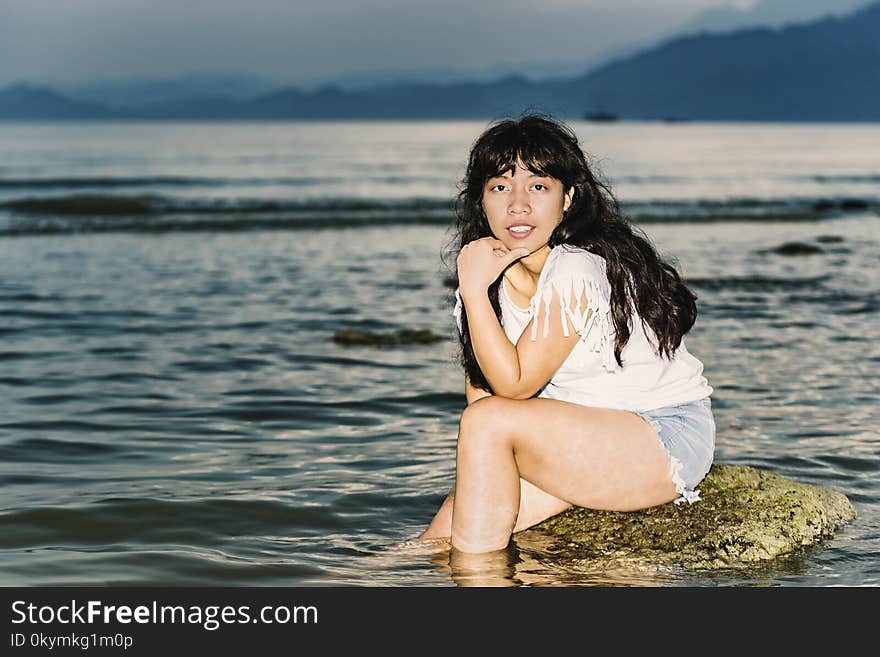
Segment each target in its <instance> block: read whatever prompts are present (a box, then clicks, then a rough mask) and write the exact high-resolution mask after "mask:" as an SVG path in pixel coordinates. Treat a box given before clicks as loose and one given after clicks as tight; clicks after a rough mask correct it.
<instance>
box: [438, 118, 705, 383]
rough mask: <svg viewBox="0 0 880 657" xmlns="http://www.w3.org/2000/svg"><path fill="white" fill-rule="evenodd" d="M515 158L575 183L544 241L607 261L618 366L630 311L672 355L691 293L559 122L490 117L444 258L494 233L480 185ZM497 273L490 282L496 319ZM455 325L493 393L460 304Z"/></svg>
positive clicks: (688, 323)
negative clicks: (627, 215)
mask: <svg viewBox="0 0 880 657" xmlns="http://www.w3.org/2000/svg"><path fill="white" fill-rule="evenodd" d="M517 162H519V163H521V164H522V165H524V166H525V167H526V168H527V169H529V170H531V171H532V172H534V173H537V174H540V175H545V176H550V177H552V178H555V179H556V180H559V181H560V182H561V183H562V184H563V186H564V189H565V190H566V191H568V190H570V189H571V188H574V194H573V197H572V202H571V205H570V207H569V208H568V210H567V211H566V212H565V214H564V215H563V219H562V222H561V223H560V224H559V225H558V226H557V227H556V229H555V230H554V231H553V233H552V235H551V236H550V241H549V243H548V245H549V246H550V247H551V248H553V247H555V246H557V245H560V244H568V245H571V246H576V247H581V248H584V249H586V250H588V251H590V252H591V253H595V254H597V255H600V256H602V257H603V258H604V259H605V263H606V272H607V275H608V282H609V283H610V285H611V318H612V321H613V323H614V329H615V346H614V357H615V359H616V360H617V364H618V365H620V366H621V367H623V361H622V359H621V352H622V351H623V348H624V347H625V346H626V343H627V342H628V341H629V337H630V333H631V328H630V318H631V316H632V311H633V309H635V310H636V311H637V312H638V315H639V317H641V320H642V322H643V325H644V326H646V327H649V328H650V329H651V330H652V331H653V333H654V336H655V337H656V339H657V343H656V348H657V351H658V353H659V354H660V355H661V356H665V357H667V358H671V357H672V355H673V354H674V353H675V351H676V350H677V349H678V347H679V345H680V344H681V339H682V337H683V336H684V335H685V334H686V333H687V332H688V331H689V330H690V329H691V327H692V326H693V325H694V322H695V321H696V319H697V304H696V296H695V295H694V294H693V293H692V292H691V291H690V290H689V289H688V288H687V287H686V286H685V285H684V283H683V282H682V280H681V277H680V276H679V275H678V272H676V270H675V268H674V267H673V266H672V265H670V264H668V263H666V262H664V261H663V260H662V259H661V258H660V256H659V254H658V253H657V251H656V249H655V248H654V246H653V245H652V244H651V242H650V241H649V240H648V238H647V236H646V235H645V234H644V232H642V231H641V230H639V229H637V228H635V227H634V226H632V225H631V224H630V223H629V221H627V220H626V219H625V218H624V217H623V216H622V214H621V212H620V206H619V204H618V202H617V200H616V199H615V198H614V194H613V193H612V192H611V189H610V188H609V187H608V185H607V184H605V183H603V182H601V181H600V180H598V179H597V178H596V176H595V175H594V173H593V171H592V170H591V169H590V166H589V165H588V163H587V159H586V156H585V154H584V152H583V150H582V149H581V147H580V145H579V143H578V138H577V136H576V135H575V134H574V132H573V131H572V130H571V128H569V127H568V126H567V125H565V124H563V123H561V122H559V121H556V120H554V119H552V118H549V117H545V116H541V115H536V114H529V115H526V116H523V117H521V118H519V119H506V120H502V121H499V122H496V123H495V124H493V125H491V126H490V127H489V128H488V129H487V130H486V131H485V132H483V134H482V135H480V136H479V137H478V138H477V140H476V141H475V142H474V145H473V147H472V148H471V152H470V157H469V160H468V165H467V172H466V173H465V176H464V178H463V179H462V181H461V183H460V191H459V194H458V196H457V197H456V200H455V206H454V207H455V215H456V223H455V229H456V231H455V236H454V238H453V243H452V246H451V248H450V249H449V254H448V255H451V256H453V261H454V258H455V257H457V255H458V252H459V251H460V250H461V248H462V247H463V246H464V245H466V244H467V243H468V242H471V241H473V240H476V239H479V238H481V237H491V236H492V235H493V234H492V230H491V228H490V227H489V221H488V219H487V218H486V214H485V212H484V210H483V203H482V201H483V189H484V187H485V184H486V182H487V181H488V180H489V178H492V177H494V176H497V175H499V174H501V173H503V172H505V171H512V170H513V169H514V166H515V164H516V163H517ZM501 278H502V276H499V277H498V279H496V280H495V281H494V282H493V283H492V285H491V286H490V287H489V300H490V302H491V304H492V307H493V308H494V309H495V314H496V315H497V316H498V318H499V321H500V318H501V305H500V303H499V301H498V287H499V285H500V283H501ZM461 324H462V331H461V335H460V346H461V354H460V361H461V364H462V366H463V367H464V370H465V373H466V374H467V376H468V378H469V379H470V382H471V384H472V385H473V386H475V387H477V388H482V389H483V390H486V391H487V392H492V389H491V386H490V385H489V382H488V381H487V380H486V377H485V375H484V374H483V372H482V370H481V369H480V366H479V364H478V363H477V359H476V357H475V356H474V349H473V345H472V344H471V340H470V332H469V330H468V323H467V313H466V312H465V310H464V309H463V308H462V313H461ZM648 334H649V335H650V333H648Z"/></svg>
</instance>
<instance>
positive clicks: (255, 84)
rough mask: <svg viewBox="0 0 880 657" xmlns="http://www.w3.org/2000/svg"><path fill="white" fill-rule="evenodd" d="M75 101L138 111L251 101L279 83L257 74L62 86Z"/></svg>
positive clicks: (61, 88) (186, 76)
mask: <svg viewBox="0 0 880 657" xmlns="http://www.w3.org/2000/svg"><path fill="white" fill-rule="evenodd" d="M57 88H58V91H60V92H61V93H63V94H64V95H66V96H69V97H71V98H76V99H79V100H85V101H91V102H94V103H99V104H101V105H108V106H110V107H117V108H137V107H141V106H143V105H150V104H153V103H169V102H177V101H180V100H181V99H208V98H226V99H229V100H247V99H250V98H254V97H255V96H258V95H260V94H263V93H266V92H268V91H271V90H272V89H276V88H278V83H277V82H273V81H271V80H267V79H265V78H260V77H257V76H253V75H185V76H178V77H173V78H142V79H134V80H119V81H115V82H98V83H94V84H73V85H63V86H58V87H57Z"/></svg>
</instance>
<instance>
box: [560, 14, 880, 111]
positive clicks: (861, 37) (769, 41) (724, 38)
mask: <svg viewBox="0 0 880 657" xmlns="http://www.w3.org/2000/svg"><path fill="white" fill-rule="evenodd" d="M878 37H880V2H878V3H874V4H872V5H870V6H868V7H865V8H863V9H861V10H859V11H857V12H855V13H853V14H850V15H848V16H845V17H842V18H834V17H831V18H825V19H822V20H819V21H815V22H812V23H804V24H799V25H789V26H786V27H783V28H781V29H772V28H760V29H749V30H739V31H736V32H730V33H726V34H699V35H695V36H689V37H683V38H679V39H674V40H672V41H670V42H667V43H665V44H662V45H660V46H658V47H656V48H653V49H650V50H647V51H644V52H642V53H640V54H638V55H636V56H634V57H631V58H628V59H625V60H622V61H618V62H615V63H613V64H610V65H608V66H604V67H602V68H601V69H599V70H597V71H594V72H593V73H591V74H589V75H587V76H584V77H581V78H578V79H575V80H572V81H570V82H569V85H570V86H571V88H573V89H577V90H578V95H574V96H573V97H571V98H569V99H568V103H567V106H568V107H570V108H572V109H573V108H574V107H576V106H578V105H580V106H582V107H584V106H585V107H589V106H592V105H596V104H602V105H604V106H606V107H608V108H610V109H612V110H614V111H615V112H616V113H618V114H619V115H620V116H621V117H623V118H643V119H644V118H660V117H665V116H674V117H680V118H686V119H697V120H731V121H734V120H737V121H741V120H763V121H880V38H878Z"/></svg>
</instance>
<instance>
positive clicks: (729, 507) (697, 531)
mask: <svg viewBox="0 0 880 657" xmlns="http://www.w3.org/2000/svg"><path fill="white" fill-rule="evenodd" d="M698 489H699V490H700V494H701V498H702V499H701V500H700V501H698V502H696V503H695V504H692V505H691V504H687V503H684V504H681V505H676V504H673V503H671V502H670V503H669V504H664V505H662V506H659V507H654V508H652V509H645V510H643V511H634V512H628V513H623V512H617V511H593V510H590V509H583V508H580V507H572V508H569V509H568V510H567V511H564V512H563V513H561V514H559V515H557V516H554V517H552V518H550V519H548V520H545V521H544V522H543V523H540V524H539V525H536V526H535V527H534V528H532V529H530V530H526V531H528V532H541V533H543V534H545V535H549V536H550V537H552V539H553V540H554V541H555V543H554V548H553V549H554V552H556V554H557V556H560V557H561V556H563V555H565V556H567V557H568V558H573V559H577V560H578V561H580V562H582V565H585V566H587V567H595V568H603V569H604V568H624V569H633V568H635V569H641V570H644V569H651V570H662V569H665V568H676V567H678V568H682V567H683V568H689V569H729V568H737V567H754V566H755V565H756V564H760V563H762V562H763V563H766V562H767V561H768V560H772V559H774V558H776V557H780V556H782V555H786V554H788V553H791V552H793V551H795V550H798V549H800V548H804V547H806V546H809V545H812V544H814V543H817V542H818V541H820V540H822V539H826V538H829V537H831V536H833V534H834V531H835V529H836V527H837V526H838V525H840V524H842V523H844V522H847V521H849V520H852V519H853V518H855V516H856V511H855V509H854V508H853V506H852V504H851V503H850V501H849V500H848V499H847V498H846V496H845V495H843V494H842V493H839V492H837V491H835V490H831V489H829V488H824V487H822V486H813V485H808V484H800V483H797V482H794V481H791V480H790V479H786V478H784V477H781V476H779V475H778V474H776V473H774V472H771V471H769V470H759V469H756V468H749V467H743V466H733V465H724V464H719V463H716V464H714V465H713V466H712V469H711V471H710V472H709V474H708V475H707V476H706V478H705V479H704V480H703V482H702V483H701V484H700V485H699V486H698Z"/></svg>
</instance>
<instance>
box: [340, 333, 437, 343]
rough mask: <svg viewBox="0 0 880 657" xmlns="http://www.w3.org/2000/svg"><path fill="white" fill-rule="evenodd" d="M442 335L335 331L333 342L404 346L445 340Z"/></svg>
mask: <svg viewBox="0 0 880 657" xmlns="http://www.w3.org/2000/svg"><path fill="white" fill-rule="evenodd" d="M445 339H446V338H444V337H443V336H442V335H437V334H436V333H434V332H433V331H430V330H428V329H400V330H398V331H393V332H391V333H378V332H375V331H357V330H354V329H351V330H346V331H336V333H334V334H333V341H334V342H338V343H339V344H345V345H360V346H381V345H404V344H431V343H432V342H437V341H439V340H445Z"/></svg>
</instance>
